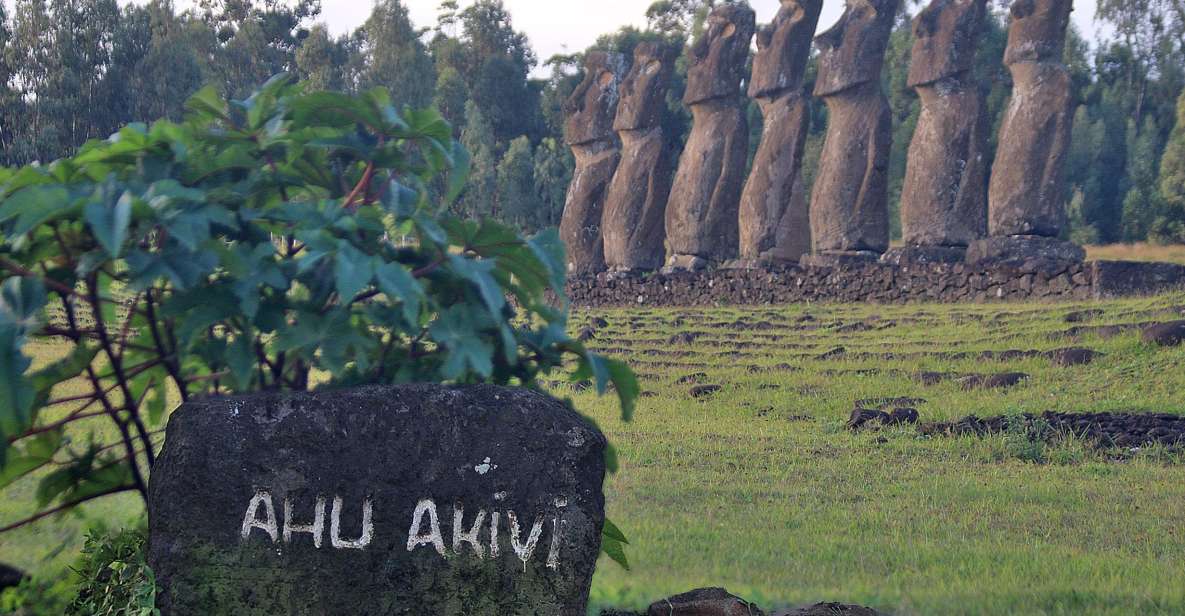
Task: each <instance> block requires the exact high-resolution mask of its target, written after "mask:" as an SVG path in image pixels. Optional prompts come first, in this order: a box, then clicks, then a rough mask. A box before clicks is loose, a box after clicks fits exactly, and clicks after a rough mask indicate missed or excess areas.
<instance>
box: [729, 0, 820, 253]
mask: <svg viewBox="0 0 1185 616" xmlns="http://www.w3.org/2000/svg"><path fill="white" fill-rule="evenodd" d="M822 10H823V1H822V0H782V8H781V9H779V10H778V14H777V15H776V16H775V17H774V20H773V22H772V23H770V24H769V25H767V26H765V27H764V28H762V29H761V30H760V31H759V32H758V33H757V55H756V56H755V57H754V58H753V76H752V79H751V80H750V83H749V96H751V97H753V98H755V99H757V104H758V105H759V106H760V107H761V115H762V117H763V118H764V120H765V122H764V126H763V128H762V135H761V145H760V146H759V147H758V148H757V156H756V158H754V160H753V169H752V171H751V172H750V173H749V180H748V182H746V183H745V191H744V193H743V194H742V195H741V208H740V221H739V222H740V253H741V259H742V260H745V261H775V262H777V261H798V260H799V258H801V257H802V256H803V255H804V254H806V253H808V252H810V250H811V229H810V212H809V211H808V209H809V207H808V205H807V201H806V191H805V189H804V188H803V186H802V173H801V171H802V154H803V150H804V149H805V146H806V137H807V131H808V129H809V128H810V110H809V107H810V104H809V103H810V101H809V97H808V96H807V94H806V92H804V91H803V85H802V84H803V77H804V74H805V73H806V63H807V60H808V59H809V58H810V53H811V39H812V37H813V36H814V34H815V27H816V26H817V25H818V23H819V13H820V12H821V11H822Z"/></svg>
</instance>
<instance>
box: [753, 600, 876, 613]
mask: <svg viewBox="0 0 1185 616" xmlns="http://www.w3.org/2000/svg"><path fill="white" fill-rule="evenodd" d="M771 616H881V614H880V612H877V611H876V610H874V609H871V608H867V607H861V606H859V605H844V604H842V603H817V604H815V605H812V606H810V607H800V608H797V609H793V610H785V611H781V612H774V613H773V614H772V615H771Z"/></svg>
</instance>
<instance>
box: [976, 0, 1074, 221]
mask: <svg viewBox="0 0 1185 616" xmlns="http://www.w3.org/2000/svg"><path fill="white" fill-rule="evenodd" d="M1071 10H1072V2H1071V1H1070V0H1019V1H1018V2H1016V3H1014V4H1013V5H1012V9H1011V11H1012V23H1011V25H1010V27H1009V30H1008V47H1007V49H1006V50H1005V52H1004V64H1006V65H1007V66H1008V70H1009V71H1010V72H1011V73H1012V78H1013V84H1014V85H1013V93H1012V101H1011V102H1010V104H1009V107H1008V110H1007V111H1006V112H1005V115H1004V121H1003V124H1002V126H1001V128H1000V138H999V142H1000V145H999V147H998V149H997V153H996V162H995V165H994V166H993V171H992V179H991V187H990V189H989V193H988V210H989V211H988V227H989V229H988V231H989V233H990V234H991V235H992V236H995V237H1002V236H1018V235H1024V236H1042V237H1051V238H1052V237H1057V236H1058V235H1060V234H1061V231H1062V229H1063V227H1064V226H1065V209H1064V195H1063V194H1062V193H1063V190H1064V183H1063V173H1064V167H1065V157H1066V152H1067V150H1068V148H1069V145H1070V130H1071V122H1072V120H1073V114H1072V110H1071V108H1070V107H1071V84H1070V75H1069V71H1067V69H1066V67H1065V65H1064V64H1063V63H1062V53H1063V49H1064V47H1065V42H1066V29H1067V28H1068V27H1069V22H1070V12H1071Z"/></svg>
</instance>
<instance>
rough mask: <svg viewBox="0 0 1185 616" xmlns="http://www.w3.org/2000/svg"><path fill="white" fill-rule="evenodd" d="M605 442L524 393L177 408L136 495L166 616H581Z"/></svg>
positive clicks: (258, 400)
mask: <svg viewBox="0 0 1185 616" xmlns="http://www.w3.org/2000/svg"><path fill="white" fill-rule="evenodd" d="M605 446H606V443H605V439H604V437H603V436H602V435H601V433H600V432H598V431H597V430H596V429H595V428H594V427H593V426H592V425H590V424H589V423H588V422H587V421H585V420H584V419H582V418H581V417H580V416H579V415H577V414H576V413H575V412H573V411H571V410H569V409H568V408H567V407H566V406H565V405H564V404H562V403H560V402H558V401H556V400H553V399H551V398H548V397H546V396H544V395H542V394H539V393H536V392H532V391H530V390H526V389H508V388H502V387H493V386H471V387H443V386H437V385H413V386H402V387H373V388H363V389H354V390H345V391H334V392H325V393H318V394H311V395H310V394H291V395H284V394H262V395H255V396H244V397H235V398H217V399H209V400H204V401H200V402H189V403H186V404H185V405H183V406H182V407H181V408H180V409H179V410H178V411H177V412H176V413H174V415H173V416H172V418H171V419H170V421H169V426H168V439H167V441H166V443H165V448H164V452H163V454H162V455H161V458H160V459H159V460H158V462H157V465H156V468H155V469H154V471H153V474H152V480H151V483H150V486H149V511H150V516H149V525H150V537H149V562H150V564H151V566H152V567H153V570H154V571H155V572H156V576H157V581H158V582H159V583H160V585H161V594H160V596H159V599H158V601H159V605H160V606H161V608H162V611H163V613H164V614H165V615H166V616H189V615H194V616H197V615H206V614H236V615H244V616H247V615H259V616H263V615H272V614H292V615H306V614H307V615H346V614H441V615H457V616H460V615H470V614H511V615H524V616H525V615H532V616H533V615H535V614H558V615H561V616H577V615H579V616H583V615H584V613H585V609H586V608H585V604H586V602H587V600H588V592H589V583H590V581H591V579H592V574H593V568H594V565H595V563H596V559H597V555H598V552H599V551H600V536H601V528H602V524H603V522H604V513H603V510H604V497H603V496H602V493H601V485H602V481H603V479H604V473H605V465H604V458H603V455H604V449H605Z"/></svg>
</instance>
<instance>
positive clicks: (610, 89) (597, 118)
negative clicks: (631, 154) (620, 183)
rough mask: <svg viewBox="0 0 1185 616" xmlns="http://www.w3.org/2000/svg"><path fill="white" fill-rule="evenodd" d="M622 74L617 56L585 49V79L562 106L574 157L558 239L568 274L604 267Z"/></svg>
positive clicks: (617, 152) (621, 62) (622, 64)
mask: <svg viewBox="0 0 1185 616" xmlns="http://www.w3.org/2000/svg"><path fill="white" fill-rule="evenodd" d="M624 72H625V59H624V58H623V57H622V56H621V54H617V53H607V52H602V51H593V52H589V53H588V55H587V56H586V57H585V59H584V73H585V74H584V81H582V82H581V83H580V85H579V86H577V88H576V90H575V91H574V92H572V96H571V97H569V98H568V100H567V102H566V103H565V104H564V113H565V114H566V115H567V119H566V121H565V124H564V137H565V138H566V139H567V141H568V145H569V146H571V147H572V154H573V155H575V157H576V170H575V171H574V172H573V174H572V184H571V185H570V186H568V197H567V200H566V201H565V203H564V215H563V217H562V218H561V219H560V239H562V240H563V241H564V244H565V245H566V246H567V247H568V274H569V275H575V276H580V275H586V274H595V273H598V272H602V271H604V269H605V249H604V243H603V241H602V238H601V216H602V212H603V210H604V204H605V195H606V193H607V192H608V190H609V182H610V181H612V179H613V172H614V171H615V170H616V169H617V161H618V160H619V159H620V158H621V144H620V143H618V141H617V135H616V134H615V133H614V132H613V117H614V115H615V114H616V113H617V99H618V97H619V92H618V86H619V85H620V83H621V77H622V75H623V73H624Z"/></svg>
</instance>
